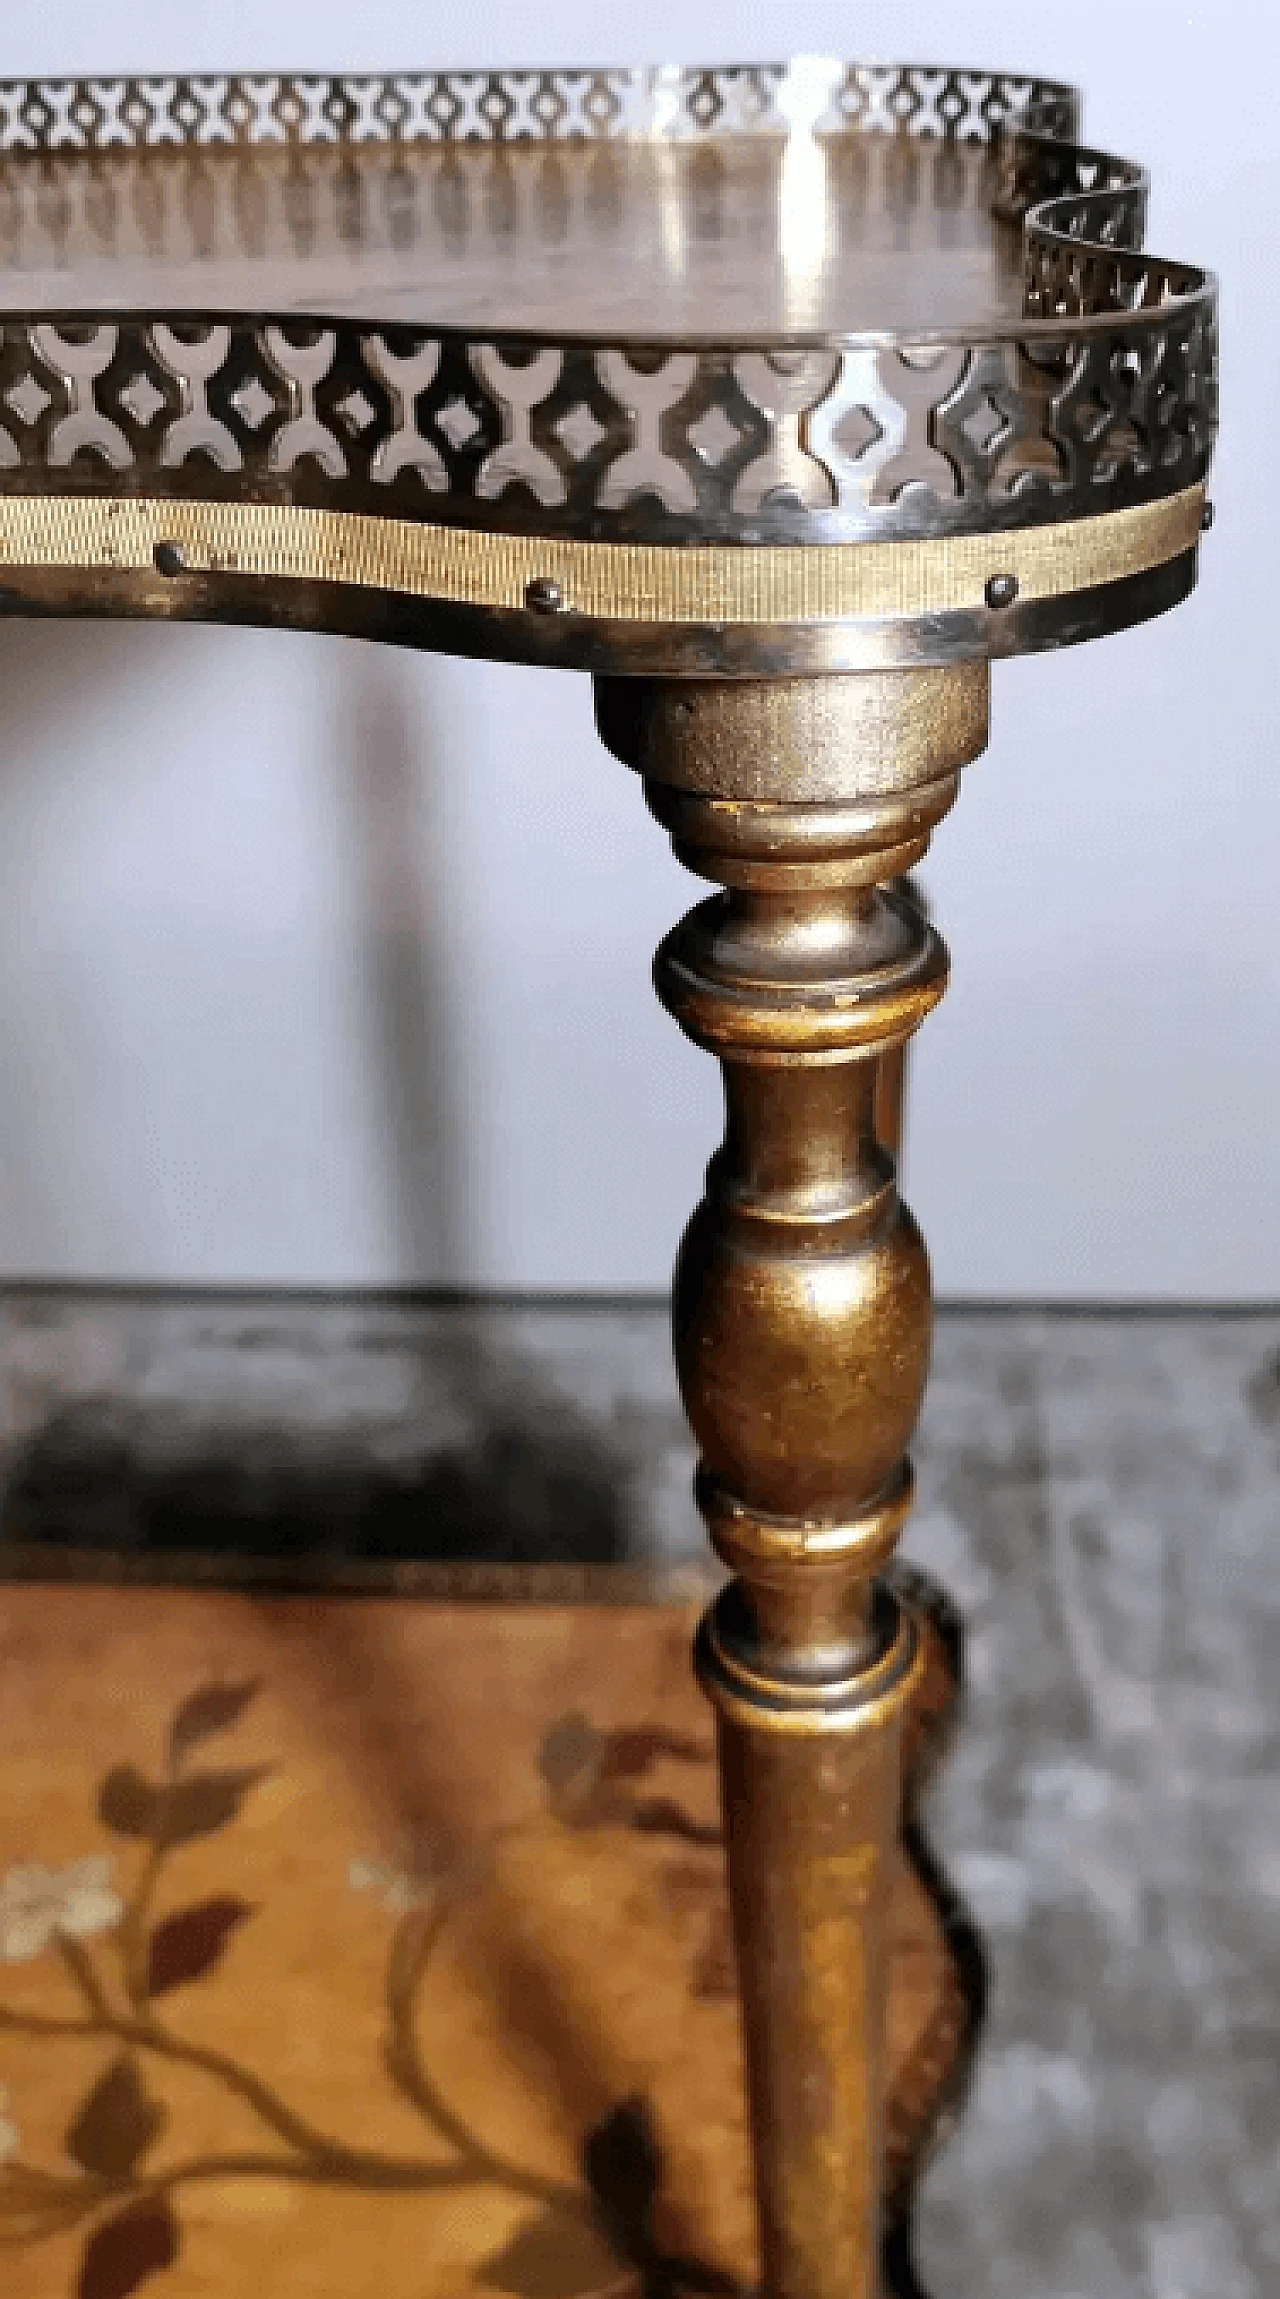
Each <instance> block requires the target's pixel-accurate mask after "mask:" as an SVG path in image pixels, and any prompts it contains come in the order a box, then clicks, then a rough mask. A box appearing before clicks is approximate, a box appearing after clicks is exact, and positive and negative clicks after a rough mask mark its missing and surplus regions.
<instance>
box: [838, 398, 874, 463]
mask: <svg viewBox="0 0 1280 2299" xmlns="http://www.w3.org/2000/svg"><path fill="white" fill-rule="evenodd" d="M834 437H835V443H836V445H837V447H839V448H841V449H842V451H843V452H844V454H846V455H847V456H848V457H849V458H850V460H851V461H852V462H854V463H856V462H857V460H858V457H859V456H860V455H865V454H866V452H867V449H868V448H869V447H874V446H875V443H876V441H877V439H883V437H884V430H883V427H882V426H881V425H880V424H879V423H877V421H876V419H875V417H874V415H873V414H872V412H871V409H870V408H869V407H851V408H850V409H849V412H848V414H847V415H845V416H842V418H841V420H840V422H839V423H838V424H837V425H836V428H835V433H834Z"/></svg>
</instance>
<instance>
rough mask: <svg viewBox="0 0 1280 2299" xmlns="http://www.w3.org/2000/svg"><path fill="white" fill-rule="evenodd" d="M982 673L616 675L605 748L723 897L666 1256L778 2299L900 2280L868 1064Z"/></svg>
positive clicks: (887, 1610)
mask: <svg viewBox="0 0 1280 2299" xmlns="http://www.w3.org/2000/svg"><path fill="white" fill-rule="evenodd" d="M986 706H987V673H986V669H985V666H983V665H976V666H972V667H965V668H961V669H954V670H950V669H949V670H920V671H911V672H892V673H866V674H857V675H852V676H846V677H828V678H823V679H814V680H779V681H772V682H768V683H765V682H757V681H741V682H738V681H723V682H715V681H697V682H689V683H684V684H680V683H676V682H658V681H622V680H617V681H601V682H600V683H599V685H598V688H597V712H598V718H599V723H600V728H601V732H602V734H603V736H604V739H605V741H606V742H607V743H608V744H609V746H610V747H611V748H612V749H613V750H614V751H615V752H616V753H617V755H618V756H620V757H622V758H623V759H625V760H626V762H627V763H628V764H630V765H632V766H634V767H636V768H637V769H638V770H639V771H640V772H641V773H642V774H643V775H644V777H645V780H646V795H647V797H648V801H649V804H650V806H651V808H652V810H653V812H654V813H655V814H656V815H657V817H658V819H659V820H660V821H661V822H662V823H663V824H665V826H666V827H667V829H668V830H669V831H670V833H671V836H672V839H673V841H674V844H675V847H676V851H677V853H678V854H679V855H680V857H681V859H682V860H683V861H684V862H685V863H686V864H687V865H688V866H689V868H690V869H692V870H694V871H696V872H698V873H699V875H701V876H702V877H705V878H709V879H712V880H715V881H718V882H719V884H720V886H721V887H722V888H723V889H724V891H723V892H721V893H719V894H717V895H715V896H713V897H712V898H711V899H710V900H708V901H705V902H703V903H701V904H699V906H698V907H697V908H696V909H695V910H693V911H691V912H690V914H689V916H688V917H687V918H686V919H685V920H684V921H683V923H682V924H681V925H679V926H678V927H677V928H676V929H675V931H674V932H673V933H672V934H671V935H670V936H668V938H667V940H666V941H665V942H664V943H663V945H662V947H661V949H660V950H659V953H658V959H657V966H656V981H657V987H658V993H659V996H660V997H661V998H662V1000H663V1002H664V1004H665V1005H666V1006H667V1007H668V1009H669V1010H670V1012H671V1013H672V1014H674V1016H675V1017H676V1019H677V1020H678V1021H679V1023H680V1024H681V1026H682V1028H683V1029H685V1030H686V1031H687V1032H688V1034H689V1035H690V1036H691V1037H692V1038H693V1039H694V1040H695V1041H696V1042H697V1043H698V1044H699V1045H701V1046H705V1047H706V1048H707V1049H708V1050H709V1051H710V1052H712V1053H714V1054H716V1055H718V1056H719V1058H720V1060H721V1062H722V1063H723V1065H724V1078H725V1098H726V1105H727V1123H726V1130H725V1138H724V1142H723V1145H722V1147H721V1148H720V1149H719V1150H718V1151H717V1153H716V1155H715V1156H714V1157H713V1158H712V1160H711V1164H710V1166H709V1168H708V1173H707V1190H706V1196H705V1197H704V1199H703V1201H702V1203H701V1205H700V1206H699V1207H698V1209H697V1211H696V1212H695V1214H694V1216H693V1219H692V1221H691V1222H690V1225H689V1228H688V1230H687V1232H686V1234H685V1238H684V1241H683V1244H682V1246H681V1249H680V1255H679V1260H678V1263H677V1267H676V1277H675V1293H674V1322H675V1345H676V1359H677V1365H678V1370H679V1375H680V1382H681V1389H682V1393H683V1396H684V1400H685V1406H686V1409H687V1411H688V1414H689V1418H690V1421H691V1423H692V1426H693V1429H694V1432H695V1435H696V1437H697V1439H698V1443H699V1446H700V1449H701V1465H700V1468H699V1472H698V1498H699V1504H700V1506H701V1509H702V1513H703V1515H704V1517H705V1519H706V1522H707V1525H708V1528H709V1531H710V1534H711V1538H712V1540H713V1542H714V1544H715V1546H716V1549H717V1550H718V1552H719V1554H720V1555H721V1556H722V1557H723V1558H724V1559H725V1561H726V1562H727V1563H728V1564H729V1565H730V1566H731V1567H732V1568H733V1569H734V1571H735V1573H736V1574H737V1576H738V1577H737V1578H736V1579H735V1580H734V1581H733V1582H732V1583H731V1585H730V1586H729V1587H728V1589H727V1590H726V1592H725V1593H724V1595H723V1596H722V1597H721V1598H720V1599H719V1600H718V1601H717V1603H716V1604H715V1605H714V1606H713V1607H712V1609H711V1612H710V1613H709V1615H708V1617H707V1619H706V1620H705V1622H704V1624H703V1628H702V1631H701V1634H700V1637H699V1644H698V1669H699V1673H700V1676H701V1679H702V1682H703V1685H704V1687H705V1689H706V1690H707V1692H708V1694H709V1695H710V1698H711V1700H712V1702H713V1704H714V1706H715V1708H716V1711H717V1717H718V1728H719V1742H720V1755H721V1770H722V1782H723V1793H724V1805H725V1817H726V1825H727V1832H728V1846H729V1872H730V1885H731V1891H732V1898H733V1908H734V1925H735V1934H736V1942H737V1952H738V1963H739V1975H740V1983H741V1992H742V2001H743V2011H744V2022H745V2033H746V2047H747V2067H748V2081H749V2089H750V2099H751V2119H752V2131H753V2143H754V2153H755V2165H756V2181H757V2195H758V2204H759V2215H760V2228H761V2247H762V2251H761V2256H762V2268H763V2284H764V2291H765V2293H766V2294H767V2299H873V2294H874V2293H875V2292H876V2291H877V2288H878V2212H879V2185H880V2159H881V2125H882V2096H881V2094H882V2065H883V2045H882V2036H883V2010H884V1993H885V1965H886V1948H887V1943H886V1891H887V1878H888V1867H889V1857H890V1853H891V1850H892V1846H893V1842H894V1838H895V1835H896V1831H897V1826H898V1816H899V1805H900V1788H901V1764H900V1741H901V1723H902V1716H903V1711H904V1707H905V1706H906V1704H907V1702H908V1701H909V1699H910V1696H911V1688H912V1678H913V1668H914V1665H915V1649H916V1648H915V1638H914V1634H913V1630H912V1625H911V1622H910V1620H909V1619H908V1618H907V1617H905V1616H904V1615H903V1613H902V1611H901V1609H900V1607H899V1606H898V1605H897V1604H896V1602H895V1601H894V1599H893V1598H892V1597H891V1596H890V1594H889V1593H888V1592H887V1591H886V1590H885V1589H883V1588H882V1587H881V1586H879V1585H877V1583H876V1580H875V1576H876V1574H877V1573H878V1571H879V1570H880V1568H881V1567H883V1566H884V1565H885V1563H886V1562H887V1560H888V1559H889V1557H890V1555H891V1553H892V1551H893V1548H894V1545H895V1542H896V1539H897V1536H898V1533H899V1530H900V1527H901V1525H902V1522H903V1519H904V1516H905V1514H906V1511H907V1508H908V1506H909V1500H910V1470H909V1466H908V1463H907V1460H906V1453H905V1448H906V1445H907V1442H908V1439H909V1437H910V1434H911V1431H912V1428H913V1426H914V1423H915V1419H916V1414H917V1411H918V1408H919V1404H920V1397H921V1392H922V1389H923V1385H924V1379H925V1371H926V1364H927V1358H928V1350H929V1336H930V1297H929V1271H928V1263H927V1259H926V1255H925V1250H924V1246H923V1243H922V1241H921V1239H920V1235H919V1232H918V1230H917V1229H916V1226H915V1224H914V1222H913V1221H912V1219H911V1216H910V1214H909V1213H908V1212H907V1210H906V1208H905V1207H904V1206H903V1205H902V1203H901V1201H900V1199H899V1198H898V1195H897V1192H896V1189H895V1186H894V1167H893V1161H892V1159H891V1157H890V1156H889V1155H888V1154H887V1153H886V1151H885V1149H884V1148H883V1146H882V1145H881V1143H880V1141H879V1140H878V1138H877V1125H876V1101H877V1080H878V1075H879V1070H880V1065H881V1063H882V1062H883V1060H884V1058H885V1056H886V1055H887V1054H891V1053H892V1052H893V1051H894V1050H895V1049H896V1048H898V1047H900V1046H901V1045H903V1044H904V1043H905V1041H906V1039H907V1038H908V1037H909V1035H910V1033H911V1032H912V1031H913V1030H914V1029H915V1028H916V1027H917V1025H918V1024H919V1023H920V1022H921V1021H922V1019H923V1018H924V1016H925V1014H926V1013H927V1012H928V1011H929V1009H930V1007H931V1006H933V1005H934V1004H935V1003H936V1001H937V1000H938V998H939V997H940V996H941V995H942V991H943V988H944V985H945V979H946V955H945V952H944V949H943V946H942V944H941V942H940V941H939V939H938V937H937V935H936V934H935V933H934V932H933V930H932V928H931V927H930V926H929V925H928V924H927V922H926V921H925V919H924V918H923V916H922V915H921V912H920V910H919V907H918V905H917V904H916V903H914V902H913V901H912V900H910V899H904V898H903V896H902V894H901V892H900V891H891V890H889V889H888V888H887V886H886V881H889V880H892V879H893V878H895V877H896V876H898V875H899V874H900V873H901V872H903V871H905V870H907V869H909V868H910V867H911V865H912V864H913V863H914V862H915V861H917V860H918V858H919V857H920V855H921V854H922V853H923V852H924V850H925V847H926V845H927V843H928V839H929V835H930V833H931V831H932V829H933V827H934V825H935V823H936V822H937V821H938V820H939V819H940V818H941V816H942V815H943V814H944V813H945V812H946V810H947V808H948V807H949V806H950V804H951V802H952V800H953V798H954V796H955V791H956V785H957V778H958V769H959V767H960V766H961V765H962V764H964V763H965V761H966V760H968V759H970V758H972V757H974V756H975V755H976V753H977V752H978V751H979V750H980V749H981V748H982V745H983V743H984V741H985V738H986Z"/></svg>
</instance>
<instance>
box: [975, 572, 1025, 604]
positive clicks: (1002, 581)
mask: <svg viewBox="0 0 1280 2299" xmlns="http://www.w3.org/2000/svg"><path fill="white" fill-rule="evenodd" d="M1017 596H1018V578H1017V576H1016V575H992V576H991V577H990V578H989V580H988V582H987V587H986V590H985V591H984V592H983V597H984V598H985V600H986V602H987V605H988V606H989V607H1011V606H1012V605H1013V602H1014V600H1015V599H1016V598H1017Z"/></svg>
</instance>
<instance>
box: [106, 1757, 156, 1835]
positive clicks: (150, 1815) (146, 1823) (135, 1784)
mask: <svg viewBox="0 0 1280 2299" xmlns="http://www.w3.org/2000/svg"><path fill="white" fill-rule="evenodd" d="M163 1793H164V1791H163V1790H162V1789H159V1788H156V1787H154V1786H153V1785H152V1783H151V1781H149V1780H145V1779H144V1778H143V1776H142V1774H141V1773H140V1772H139V1771H138V1769H137V1767H136V1766H135V1765H132V1764H116V1765H113V1766H112V1768H111V1770H110V1772H109V1773H108V1774H107V1777H106V1779H105V1780H104V1781H103V1783H102V1786H101V1787H100V1788H99V1790H98V1818H99V1820H100V1821H101V1822H102V1825H103V1827H104V1828H110V1829H111V1831H112V1832H113V1834H114V1835H116V1836H145V1837H151V1836H154V1835H155V1832H156V1821H157V1815H158V1811H159V1805H160V1801H161V1798H162V1796H163Z"/></svg>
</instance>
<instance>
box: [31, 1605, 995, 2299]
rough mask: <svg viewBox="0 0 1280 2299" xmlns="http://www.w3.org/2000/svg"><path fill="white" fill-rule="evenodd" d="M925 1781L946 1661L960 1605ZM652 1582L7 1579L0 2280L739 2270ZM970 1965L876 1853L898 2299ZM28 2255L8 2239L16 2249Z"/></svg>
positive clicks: (960, 2037)
mask: <svg viewBox="0 0 1280 2299" xmlns="http://www.w3.org/2000/svg"><path fill="white" fill-rule="evenodd" d="M908 1593H909V1594H910V1595H912V1597H913V1599H914V1600H915V1601H916V1603H917V1606H918V1609H919V1611H920V1616H921V1620H922V1628H923V1634H924V1635H925V1638H926V1640H927V1644H928V1650H929V1656H930V1666H929V1668H928V1670H927V1672H926V1678H925V1685H924V1690H923V1694H922V1700H921V1705H920V1707H919V1709H918V1710H917V1713H916V1714H915V1716H914V1718H913V1720H912V1728H911V1746H910V1753H909V1770H910V1774H911V1779H912V1786H913V1793H914V1791H915V1789H916V1788H918V1785H919V1782H920V1780H921V1778H922V1776H923V1773H924V1770H925V1769H926V1768H927V1766H928V1764H929V1763H930V1762H931V1761H932V1758H933V1756H934V1754H935V1753H936V1748H937V1743H938V1738H939V1734H940V1732H941V1729H942V1727H943V1724H944V1722H945V1717H946V1714H947V1712H948V1710H949V1708H950V1706H951V1704H952V1700H953V1696H954V1690H955V1675H956V1654H955V1638H954V1635H953V1632H952V1627H951V1623H950V1621H949V1619H948V1615H947V1611H946V1607H945V1604H944V1603H943V1601H942V1600H941V1599H940V1598H938V1596H937V1594H936V1592H934V1591H932V1590H931V1588H930V1587H929V1585H928V1584H926V1583H924V1582H922V1581H920V1580H918V1579H917V1578H916V1577H915V1576H912V1577H911V1578H910V1581H909V1585H908ZM691 1626H692V1611H691V1609H690V1608H689V1607H688V1606H686V1605H681V1604H677V1603H650V1604H638V1603H620V1604H618V1603H615V1604H594V1603H584V1604H578V1605H571V1604H552V1603H543V1602H525V1603H505V1604H492V1603H474V1604H473V1603H456V1602H455V1603H449V1602H440V1603H435V1602H422V1601H418V1600H416V1599H407V1598H363V1599H362V1598H350V1597H334V1596H329V1595H324V1596H301V1595H299V1596H265V1595H257V1594H253V1593H246V1592H244V1591H240V1592H236V1591H230V1590H208V1589H190V1588H187V1589H182V1588H145V1587H111V1586H108V1585H91V1586H81V1587H77V1586H66V1585H62V1586H52V1587H51V1586H40V1585H10V1586H8V1587H6V1588H4V1589H3V1590H2V1591H0V2079H2V2082H3V2093H4V2097H3V2105H2V2106H0V2158H3V2161H2V2162H0V2238H3V2239H5V2240H6V2269H5V2273H6V2282H5V2289H6V2292H7V2293H8V2294H9V2299H64V2294H65V2299H128V2295H129V2294H131V2293H132V2292H134V2291H135V2290H144V2291H145V2292H146V2293H147V2294H148V2299H149V2295H150V2294H151V2293H153V2292H154V2299H214V2295H215V2294H217V2295H218V2299H222V2295H224V2294H226V2295H230V2294H233V2293H234V2294H240V2293H242V2292H244V2291H246V2290H249V2289H252V2288H255V2287H256V2288H260V2289H263V2290H267V2291H270V2293H271V2294H272V2299H352V2294H353V2293H356V2292H360V2293H365V2292H372V2291H374V2290H376V2291H377V2292H378V2293H379V2294H380V2299H436V2295H437V2294H439V2299H446V2295H447V2299H458V2294H459V2293H461V2292H462V2291H464V2290H466V2289H475V2290H477V2291H479V2292H482V2293H483V2292H505V2293H509V2294H519V2295H522V2299H579V2295H581V2299H587V2295H594V2294H600V2295H603V2294H605V2293H606V2292H607V2293H610V2294H621V2293H625V2292H628V2291H633V2290H634V2291H640V2290H645V2291H649V2292H655V2291H659V2290H661V2291H663V2292H666V2293H668V2294H674V2293H679V2292H684V2291H689V2292H695V2291H696V2292H704V2293H713V2292H717V2291H725V2292H728V2291H730V2290H732V2289H734V2288H737V2287H740V2286H742V2285H746V2284H749V2283H750V2282H751V2281H752V2280H753V2275H754V2263H753V2239H752V2213H751V2197H750V2184H749V2173H748V2164H747V2155H746V2144H745V2125H744V2115H743V2109H742V2098H741V2068H740V2059H739V2045H738V2028H737V2009H736V2002H735V1998H734V1993H733V1973H732V1958H731V1951H730V1944H729V1929H728V1911H727V1904H726V1899H725V1893H724V1888H723V1883H722V1877H721V1855H720V1841H719V1827H718V1820H717V1810H716V1787H715V1773H714V1763H713V1754H712V1742H711V1731H710V1721H709V1717H708V1715H707V1712H706V1710H705V1707H704V1704H703V1702H702V1700H701V1697H700V1695H699V1694H698V1692H697V1690H696V1688H695V1687H694V1685H693V1684H692V1682H691V1679H690V1674H689V1665H688V1647H689V1638H690V1631H691ZM980 1995H981V1966H980V1957H979V1954H978V1950H977V1947H976V1944H975V1942H974V1940H973V1937H972V1935H971V1933H970V1931H969V1929H968V1927H967V1925H966V1924H965V1922H964V1920H963V1916H962V1913H961V1911H960V1910H959V1908H958V1906H957V1905H956V1904H955V1903H954V1902H953V1901H952V1900H951V1899H950V1897H949V1895H948V1894H947V1892H946V1889H945V1887H944V1886H943V1885H942V1884H941V1883H940V1882H939V1880H938V1879H937V1878H936V1877H935V1875H934V1874H933V1871H932V1867H931V1864H930V1862H929V1860H928V1857H927V1854H926V1852H925V1850H924V1848H923V1846H922V1845H921V1844H920V1843H919V1842H918V1840H917V1837H916V1833H915V1830H914V1827H913V1825H912V1824H911V1822H910V1820H908V1824H907V1826H906V1828H905V1831H904V1839H903V1846H902V1850H901V1855H900V1858H899V1861H898V1863H897V1867H896V1873H895V1883H894V1900H893V1985H892V2000H891V2005H890V2018H889V2077H890V2090H891V2112H890V2117H889V2150H888V2168H887V2191H886V2205H887V2220H888V2226H889V2252H890V2256H891V2259H892V2262H893V2268H892V2275H893V2283H894V2287H895V2288H896V2289H900V2290H901V2291H903V2292H907V2291H910V2290H911V2289H912V2288H913V2285H912V2283H911V2279H910V2272H909V2268H908V2266H907V2264H906V2251H905V2245H904V2241H903V2236H902V2230H903V2228H904V2226H905V2223H906V2219H907V2216H908V2211H909V2199H910V2191H911V2186H912V2182H913V2180H914V2177H915V2175H916V2173H917V2171H918V2168H919V2165H920V2162H921V2158H922V2155H923V2152H924V2150H925V2148H926V2147H927V2145H928V2142H929V2138H930V2134H931V2133H932V2132H933V2130H934V2128H935V2126H936V2125H937V2123H938V2121H939V2117H940V2115H942V2114H943V2113H944V2111H945V2109H946V2108H947V2106H948V2104H949V2103H950V2102H951V2101H952V2100H953V2099H954V2097H955V2094H956V2090H957V2086H958V2084H959V2082H960V2080H961V2078H962V2074H963V2069H964V2065H965V2062H966V2059H967V2056H968V2052H969V2048H970V2044H971V2040H972V2035H973V2029H974V2025H975V2021H976V2017H977V2014H978V2010H979V2005H980ZM10 2246H11V2247H10Z"/></svg>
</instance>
